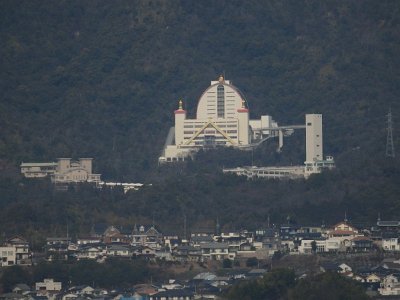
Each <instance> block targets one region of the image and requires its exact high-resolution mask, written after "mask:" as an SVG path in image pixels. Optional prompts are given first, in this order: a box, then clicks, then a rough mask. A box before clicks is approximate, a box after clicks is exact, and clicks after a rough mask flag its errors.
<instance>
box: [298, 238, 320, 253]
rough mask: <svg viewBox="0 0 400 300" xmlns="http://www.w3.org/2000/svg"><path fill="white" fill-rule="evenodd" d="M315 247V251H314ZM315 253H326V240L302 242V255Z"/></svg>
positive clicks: (299, 249)
mask: <svg viewBox="0 0 400 300" xmlns="http://www.w3.org/2000/svg"><path fill="white" fill-rule="evenodd" d="M313 247H315V249H313ZM314 250H315V252H318V253H320V252H325V251H326V240H325V239H319V240H317V239H315V240H306V239H304V240H301V241H300V245H299V246H298V251H299V253H300V254H312V253H313V251H314Z"/></svg>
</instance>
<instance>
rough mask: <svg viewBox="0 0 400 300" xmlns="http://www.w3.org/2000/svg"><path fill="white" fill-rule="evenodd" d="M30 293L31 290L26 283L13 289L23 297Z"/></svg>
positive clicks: (19, 284)
mask: <svg viewBox="0 0 400 300" xmlns="http://www.w3.org/2000/svg"><path fill="white" fill-rule="evenodd" d="M30 291H31V288H30V287H29V286H28V285H27V284H25V283H18V284H16V285H15V286H14V287H13V289H12V292H13V293H15V294H21V295H25V294H26V293H29V292H30Z"/></svg>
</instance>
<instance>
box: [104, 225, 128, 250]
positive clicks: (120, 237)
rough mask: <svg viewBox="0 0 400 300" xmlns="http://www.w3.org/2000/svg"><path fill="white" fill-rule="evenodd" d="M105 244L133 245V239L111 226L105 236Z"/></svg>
mask: <svg viewBox="0 0 400 300" xmlns="http://www.w3.org/2000/svg"><path fill="white" fill-rule="evenodd" d="M103 243H105V244H112V243H119V244H126V245H129V244H130V243H131V239H130V238H129V237H127V236H126V235H124V234H122V233H121V231H120V230H119V229H118V228H117V227H115V226H109V227H108V228H107V229H106V231H105V232H104V234H103Z"/></svg>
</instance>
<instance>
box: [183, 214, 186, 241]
mask: <svg viewBox="0 0 400 300" xmlns="http://www.w3.org/2000/svg"><path fill="white" fill-rule="evenodd" d="M183 238H184V239H185V240H186V214H184V215H183Z"/></svg>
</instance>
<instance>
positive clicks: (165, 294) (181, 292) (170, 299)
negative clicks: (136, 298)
mask: <svg viewBox="0 0 400 300" xmlns="http://www.w3.org/2000/svg"><path fill="white" fill-rule="evenodd" d="M177 299H179V300H192V299H194V292H193V291H191V290H189V289H176V290H166V291H161V292H158V293H156V294H154V295H150V296H149V300H177Z"/></svg>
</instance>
